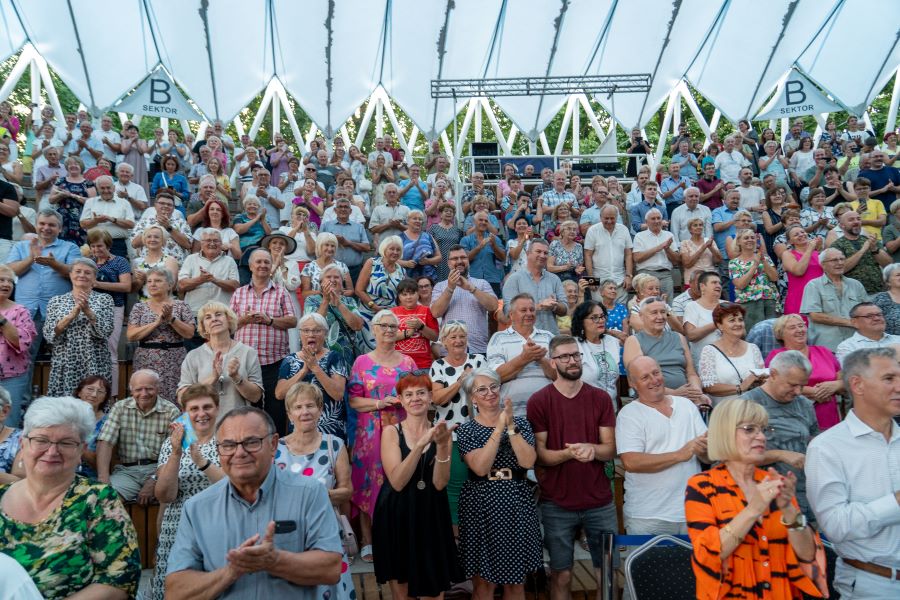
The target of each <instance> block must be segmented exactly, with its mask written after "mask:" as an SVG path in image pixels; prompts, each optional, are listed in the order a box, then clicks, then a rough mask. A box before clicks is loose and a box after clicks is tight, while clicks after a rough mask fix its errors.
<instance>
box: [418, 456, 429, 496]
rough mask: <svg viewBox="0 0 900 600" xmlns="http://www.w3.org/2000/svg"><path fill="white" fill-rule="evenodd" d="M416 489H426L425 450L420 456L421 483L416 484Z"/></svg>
mask: <svg viewBox="0 0 900 600" xmlns="http://www.w3.org/2000/svg"><path fill="white" fill-rule="evenodd" d="M426 450H427V449H426ZM416 489H418V490H420V491H421V490H424V489H425V452H422V456H420V457H419V483H417V484H416Z"/></svg>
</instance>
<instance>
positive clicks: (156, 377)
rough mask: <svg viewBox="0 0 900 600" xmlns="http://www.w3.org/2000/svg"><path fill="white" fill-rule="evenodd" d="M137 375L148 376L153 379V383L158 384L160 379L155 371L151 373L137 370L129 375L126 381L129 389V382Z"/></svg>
mask: <svg viewBox="0 0 900 600" xmlns="http://www.w3.org/2000/svg"><path fill="white" fill-rule="evenodd" d="M138 375H148V376H149V377H151V378H153V381H155V382H156V383H159V379H160V378H159V373H157V372H156V371H153V370H151V369H138V370H137V371H135V372H134V373H132V374H131V378H130V379H129V380H128V386H129V387H131V382H132V381H134V378H135V377H137V376H138Z"/></svg>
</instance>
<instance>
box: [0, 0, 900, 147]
mask: <svg viewBox="0 0 900 600" xmlns="http://www.w3.org/2000/svg"><path fill="white" fill-rule="evenodd" d="M0 28H2V29H3V30H4V33H5V34H4V35H2V36H0V59H6V58H8V57H9V56H11V55H13V54H15V53H16V52H18V51H19V50H20V49H21V48H22V47H23V46H24V45H25V44H28V43H29V42H30V43H31V44H32V45H33V46H34V48H35V49H36V50H37V52H39V53H40V54H41V55H42V56H43V57H44V58H45V59H46V60H47V62H48V63H49V64H50V66H51V67H52V68H53V69H55V71H56V72H57V73H58V74H59V75H60V77H61V78H62V79H63V81H64V82H65V83H66V84H67V85H68V86H69V87H70V88H71V90H72V91H73V92H74V93H75V94H76V96H77V97H78V98H79V99H80V100H81V101H82V102H83V103H84V104H85V105H86V106H88V107H90V108H91V109H93V110H95V111H99V110H106V109H108V108H109V107H111V106H112V105H113V104H115V102H116V101H117V100H119V99H120V98H122V97H123V96H125V95H127V94H128V93H129V92H130V91H131V90H132V89H134V87H135V86H136V85H137V84H138V83H140V82H141V81H142V80H143V79H144V78H146V76H147V75H148V74H150V73H151V72H152V71H153V70H154V69H155V68H156V67H157V66H159V65H162V66H163V67H164V68H165V69H166V70H167V71H168V72H169V73H171V74H172V76H173V77H174V79H175V80H176V81H177V82H178V84H179V85H180V86H181V87H182V88H183V89H184V90H185V92H186V94H187V96H188V97H189V98H190V99H191V100H192V101H193V102H194V103H195V104H196V105H197V106H198V107H199V108H200V109H201V110H202V111H203V113H204V114H205V115H206V116H207V117H209V118H215V117H218V118H221V119H223V120H228V119H231V118H233V117H234V116H235V115H236V114H237V113H238V112H239V111H240V110H241V109H242V108H243V107H245V106H246V105H247V104H248V103H249V102H250V101H251V100H252V99H253V98H254V97H256V96H257V95H258V94H259V93H260V92H261V91H262V90H263V89H265V88H266V86H267V84H268V83H269V82H270V80H271V79H272V78H276V77H277V78H278V79H279V80H280V81H281V83H283V85H284V87H285V89H286V90H287V91H288V92H289V93H290V94H291V95H292V96H293V97H294V99H295V100H296V101H297V102H298V103H299V105H300V106H301V107H302V108H303V109H304V110H305V111H306V113H307V114H308V115H309V116H310V117H311V118H312V119H313V121H314V122H315V123H316V124H317V125H318V126H319V127H320V128H321V129H322V130H323V131H324V132H326V134H328V133H329V132H331V133H334V132H336V131H337V130H338V128H339V127H340V126H341V125H342V124H343V123H344V121H345V120H346V119H347V118H348V117H349V116H350V115H351V114H352V113H353V112H354V111H355V110H356V109H357V108H358V107H359V106H360V104H361V103H362V102H364V101H365V100H366V98H368V97H369V96H370V95H371V94H372V92H373V91H375V90H376V89H377V88H378V87H379V86H381V87H383V88H384V90H385V91H386V92H387V94H388V95H389V96H390V97H391V98H393V100H394V101H395V102H397V104H398V105H399V106H400V107H401V108H402V109H403V110H404V111H405V112H406V113H407V114H408V115H409V116H410V117H411V118H412V120H413V121H414V122H415V124H416V125H417V126H418V127H419V129H420V130H422V131H423V132H424V133H425V134H426V136H427V137H434V136H435V135H436V134H437V133H439V132H440V131H442V130H444V129H445V128H446V127H447V125H448V124H449V123H450V122H451V120H452V119H453V115H454V113H455V112H456V109H459V108H460V107H461V106H462V104H463V103H464V102H465V101H466V99H465V98H460V99H459V106H457V107H454V106H453V101H452V100H449V99H443V100H434V99H432V97H431V87H430V83H431V80H432V79H438V78H445V79H461V78H472V79H477V78H505V77H524V76H538V77H543V76H572V75H616V74H636V73H649V74H651V75H652V86H651V89H650V91H649V92H648V93H628V94H625V93H619V94H616V95H615V98H614V100H615V107H614V108H615V113H614V114H615V118H616V120H617V121H618V122H619V123H620V124H622V125H623V126H625V127H632V126H635V125H638V126H643V125H644V124H646V123H647V121H649V120H650V118H651V117H652V116H653V114H654V113H655V111H656V110H657V109H658V108H659V106H660V105H661V104H662V103H663V102H664V101H665V100H666V98H667V97H668V95H669V93H670V92H671V91H672V90H673V89H674V88H675V87H676V86H677V85H678V84H679V83H680V82H681V81H682V80H686V81H688V82H689V83H690V84H691V85H693V86H694V87H695V88H696V89H697V90H698V91H699V92H700V93H701V94H703V95H704V96H705V97H706V98H707V99H709V100H710V101H711V102H712V103H713V104H714V105H715V106H716V107H717V108H718V109H719V110H720V111H721V113H722V114H723V115H724V116H725V117H726V118H728V119H730V120H737V119H740V118H745V117H747V118H752V117H753V115H755V114H756V112H757V111H758V110H759V109H760V107H761V106H762V105H763V104H764V102H765V100H766V98H767V97H768V96H769V95H770V94H771V92H772V90H773V89H774V87H775V86H776V84H777V83H778V81H779V80H780V79H781V78H783V77H784V76H785V74H786V73H787V72H788V71H789V69H790V68H791V67H792V66H796V67H798V68H799V69H800V70H801V71H802V72H803V73H805V74H806V75H807V76H808V77H809V78H810V79H811V80H812V81H814V82H815V83H816V84H818V85H819V86H821V87H822V88H823V89H824V90H825V91H826V92H827V93H828V94H829V95H831V97H832V98H833V99H834V100H836V101H837V102H838V103H840V104H841V105H843V106H845V107H847V108H848V109H849V110H851V111H854V112H857V113H861V112H862V111H863V110H865V107H866V106H868V104H869V103H870V102H871V101H872V99H873V98H874V97H875V95H877V93H878V92H879V91H880V90H881V89H882V88H883V87H884V85H885V84H886V83H887V81H888V80H889V79H890V77H891V76H892V74H893V72H894V71H895V70H896V69H897V66H898V64H900V2H898V1H896V0H29V1H26V0H0ZM596 100H597V101H598V102H600V103H601V104H602V105H603V106H604V107H605V108H606V109H607V110H611V109H612V108H613V107H612V100H611V99H610V98H608V97H607V96H606V95H603V96H602V97H597V98H596ZM565 101H566V96H564V95H555V96H554V95H548V96H543V97H540V96H532V97H501V98H497V99H496V102H497V104H498V105H499V106H500V107H501V108H502V109H503V110H504V111H505V112H506V113H507V115H509V117H510V118H511V119H512V121H513V122H514V123H515V124H516V126H517V127H518V128H519V129H520V130H521V131H522V132H523V133H524V134H525V135H527V136H528V137H529V138H531V139H535V138H536V137H537V136H538V135H539V133H540V132H541V131H542V130H543V129H544V127H545V126H546V125H547V124H548V123H549V121H550V120H551V119H552V118H553V116H554V115H555V114H556V113H557V112H558V110H559V109H560V108H561V106H562V105H563V103H564V102H565Z"/></svg>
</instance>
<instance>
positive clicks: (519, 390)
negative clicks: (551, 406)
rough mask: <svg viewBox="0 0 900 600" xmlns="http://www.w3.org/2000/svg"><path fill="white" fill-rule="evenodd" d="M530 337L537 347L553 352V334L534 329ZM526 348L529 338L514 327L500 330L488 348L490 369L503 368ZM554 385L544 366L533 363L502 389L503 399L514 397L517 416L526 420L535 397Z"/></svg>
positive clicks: (501, 395) (514, 408) (513, 402)
mask: <svg viewBox="0 0 900 600" xmlns="http://www.w3.org/2000/svg"><path fill="white" fill-rule="evenodd" d="M530 337H531V340H532V341H533V342H534V343H535V344H537V345H538V346H541V347H543V348H546V349H548V350H549V348H550V340H551V339H553V334H552V333H550V332H549V331H545V330H543V329H534V330H533V331H532V332H531V336H530ZM524 346H525V338H524V337H522V335H521V334H520V333H519V332H518V331H516V330H515V329H513V328H512V327H510V328H509V329H505V330H504V331H498V332H497V333H495V334H494V335H492V336H491V339H490V341H489V342H488V345H487V362H488V366H489V367H490V368H492V369H494V370H496V369H497V368H498V367H499V366H501V365H503V364H505V363H508V362H509V361H511V360H512V359H514V358H516V357H517V356H519V355H520V354H522V348H523V347H524ZM550 383H551V381H550V380H549V379H547V377H546V376H545V375H544V370H543V369H541V366H540V365H539V364H537V363H535V362H530V363H528V364H527V365H525V368H523V369H522V370H521V371H519V373H518V375H516V376H515V377H514V378H512V379H511V380H509V381H507V382H506V383H504V384H503V385H502V386H501V388H500V398H501V399H503V400H504V401H505V399H506V398H510V399H511V400H512V404H513V415H515V416H517V417H524V416H526V410H525V409H526V407H527V406H528V399H529V398H531V395H532V394H534V393H535V392H536V391H538V390H539V389H541V388H542V387H544V386H546V385H549V384H550Z"/></svg>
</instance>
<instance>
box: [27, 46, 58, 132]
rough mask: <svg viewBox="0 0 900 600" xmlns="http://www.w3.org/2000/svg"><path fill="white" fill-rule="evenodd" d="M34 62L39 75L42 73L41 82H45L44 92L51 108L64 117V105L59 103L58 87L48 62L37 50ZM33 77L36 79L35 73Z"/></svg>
mask: <svg viewBox="0 0 900 600" xmlns="http://www.w3.org/2000/svg"><path fill="white" fill-rule="evenodd" d="M33 60H34V64H35V65H37V69H38V73H40V76H41V82H43V84H44V90H45V91H46V92H47V98H48V99H49V100H50V106H52V107H53V110H54V111H55V112H56V114H58V115H60V116H62V115H63V109H62V105H61V104H60V103H59V96H58V95H57V94H56V85H54V83H53V78H52V77H50V67H48V66H47V61H46V60H44V57H43V56H41V55H40V54H38V52H37V50H35V51H34V56H33ZM31 76H32V77H35V75H34V73H32V75H31Z"/></svg>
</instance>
